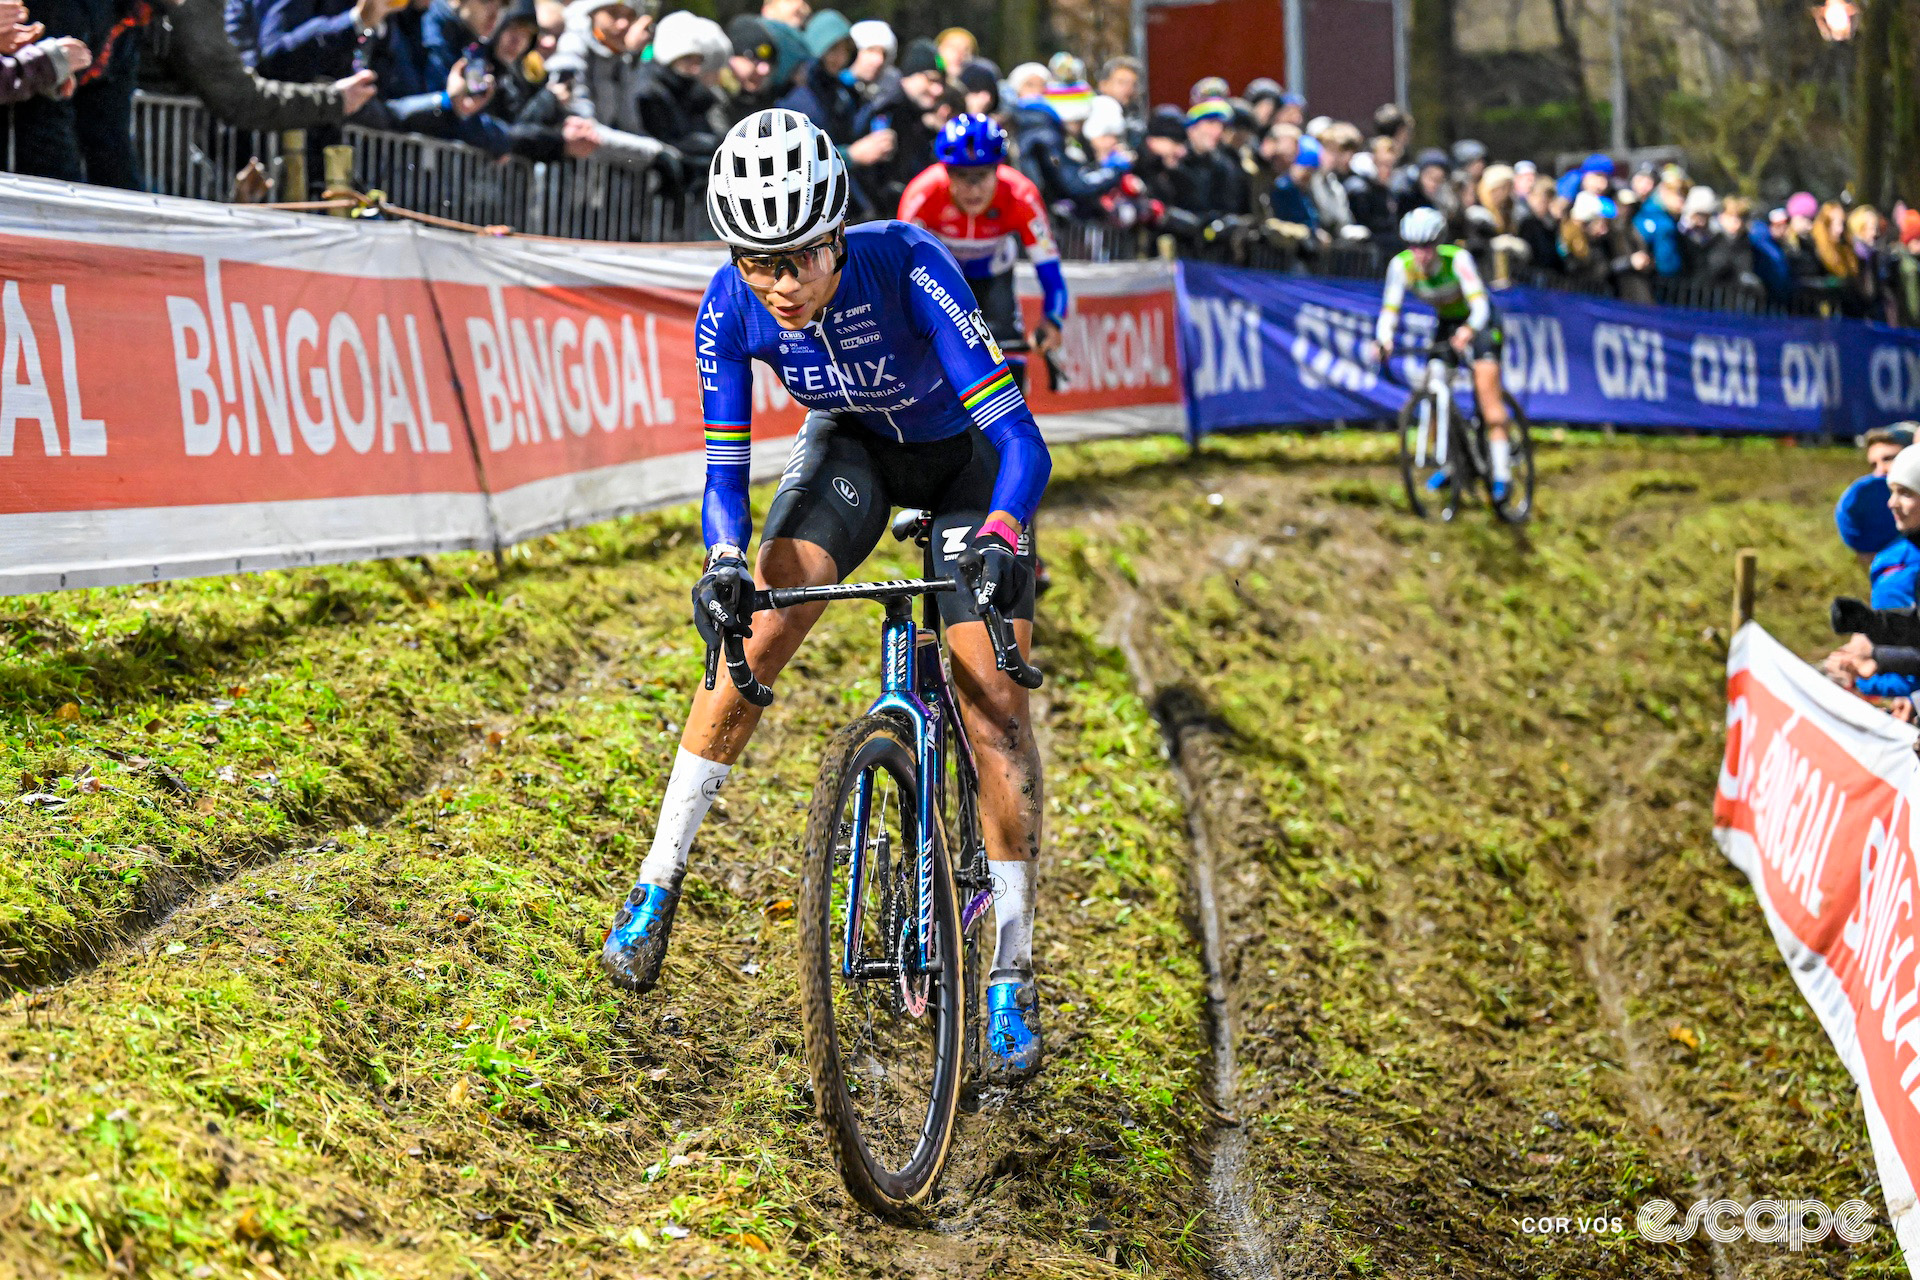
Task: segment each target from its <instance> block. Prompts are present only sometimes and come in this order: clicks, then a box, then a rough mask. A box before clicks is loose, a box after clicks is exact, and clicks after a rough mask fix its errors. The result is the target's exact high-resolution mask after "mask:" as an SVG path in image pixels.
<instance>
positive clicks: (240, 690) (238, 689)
mask: <svg viewBox="0 0 1920 1280" xmlns="http://www.w3.org/2000/svg"><path fill="white" fill-rule="evenodd" d="M227 692H228V693H229V694H230V695H232V696H233V697H236V698H244V697H246V696H247V692H248V689H247V686H246V685H244V684H236V685H233V686H231V687H230V688H229V689H228V690H227Z"/></svg>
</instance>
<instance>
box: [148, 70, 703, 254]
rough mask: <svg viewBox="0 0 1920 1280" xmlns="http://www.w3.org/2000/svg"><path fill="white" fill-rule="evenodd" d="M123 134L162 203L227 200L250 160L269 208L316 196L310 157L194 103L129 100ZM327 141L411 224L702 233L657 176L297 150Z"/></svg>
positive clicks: (353, 139)
mask: <svg viewBox="0 0 1920 1280" xmlns="http://www.w3.org/2000/svg"><path fill="white" fill-rule="evenodd" d="M133 132H134V142H135V146H136V148H137V149H138V151H139V153H140V157H141V160H142V163H143V165H144V167H145V170H146V176H147V185H148V187H149V188H150V189H151V190H153V191H156V192H159V193H161V194H163V195H173V196H186V197H188V198H191V199H196V200H221V201H227V200H231V199H233V183H234V175H235V174H237V173H238V172H239V171H240V169H241V168H242V167H243V166H245V164H246V163H247V161H248V159H249V158H250V157H253V156H258V157H259V158H260V160H261V163H262V164H263V165H264V166H266V168H267V171H268V176H269V179H270V181H271V182H272V189H273V193H274V194H273V198H275V199H278V200H283V201H296V200H305V199H309V198H311V197H312V196H316V195H318V194H319V193H320V190H321V187H322V184H321V183H319V182H317V181H316V182H314V183H313V184H312V185H311V186H309V185H308V184H307V183H306V182H304V181H303V176H304V175H307V174H311V175H312V176H313V177H314V178H315V179H318V178H319V177H320V175H321V174H322V173H323V172H324V171H325V166H324V164H323V162H322V160H321V158H320V157H319V156H318V155H315V156H313V157H312V161H311V163H308V162H307V158H306V157H305V156H304V155H302V156H293V155H291V154H289V153H288V152H287V150H286V145H287V144H286V142H285V139H284V138H283V136H282V135H277V134H272V133H255V132H249V131H245V130H239V129H233V128H230V127H228V126H227V125H224V124H222V123H220V122H219V121H218V120H216V119H214V117H213V115H212V113H211V112H209V111H208V110H207V109H206V107H205V106H203V105H202V104H201V103H200V102H199V101H198V100H197V99H194V98H178V97H170V96H167V95H163V94H153V93H136V94H135V95H134V102H133ZM287 136H288V137H292V136H295V135H287ZM336 140H337V142H338V143H339V144H344V145H345V146H347V147H349V148H351V151H352V174H351V181H352V184H353V186H354V187H355V188H356V189H357V190H360V191H375V190H378V191H382V192H384V193H386V197H387V200H388V201H389V202H390V203H392V204H393V205H395V206H397V207H399V208H402V209H410V210H412V211H414V212H416V213H427V214H432V215H434V216H436V217H441V218H448V219H451V220H452V221H455V222H466V223H471V224H474V225H476V226H507V227H512V228H513V229H514V230H516V231H524V232H527V233H529V234H533V235H548V236H562V237H566V238H569V239H577V240H679V239H686V238H702V232H703V231H704V229H705V218H704V216H698V215H696V216H692V217H690V216H689V210H688V208H687V202H685V201H682V200H680V199H679V198H677V197H672V196H669V195H668V194H667V193H666V192H665V191H663V190H662V189H661V186H660V181H659V178H658V176H657V175H655V174H654V173H652V172H651V171H649V170H645V169H637V168H634V167H631V166H629V165H625V164H620V163H616V162H612V161H601V160H594V159H591V158H589V159H584V160H576V159H566V160H562V161H559V162H557V163H553V164H534V163H532V162H531V161H528V160H526V159H524V158H522V157H519V156H504V157H496V156H491V155H488V154H487V153H486V152H484V151H481V150H479V149H478V148H476V147H470V146H467V145H466V144H465V143H460V142H446V141H442V140H440V139H438V138H428V137H423V136H421V135H419V134H411V133H388V132H385V131H382V130H378V129H366V128H361V127H359V126H357V125H348V126H346V127H345V128H343V129H338V130H314V131H312V133H311V134H310V135H309V138H308V142H309V148H308V149H309V150H316V149H317V146H316V144H318V143H320V142H322V141H336ZM296 187H298V188H300V189H297V190H296V189H295V188H296Z"/></svg>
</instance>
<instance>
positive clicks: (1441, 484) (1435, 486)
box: [1427, 467, 1453, 493]
mask: <svg viewBox="0 0 1920 1280" xmlns="http://www.w3.org/2000/svg"><path fill="white" fill-rule="evenodd" d="M1452 479H1453V478H1452V476H1451V475H1449V474H1448V472H1447V469H1446V468H1445V467H1442V468H1440V470H1438V471H1436V472H1434V473H1433V474H1432V475H1430V476H1428V477H1427V488H1429V489H1431V490H1433V492H1435V493H1438V492H1440V491H1441V490H1442V489H1444V488H1446V487H1447V486H1448V485H1449V484H1451V483H1452Z"/></svg>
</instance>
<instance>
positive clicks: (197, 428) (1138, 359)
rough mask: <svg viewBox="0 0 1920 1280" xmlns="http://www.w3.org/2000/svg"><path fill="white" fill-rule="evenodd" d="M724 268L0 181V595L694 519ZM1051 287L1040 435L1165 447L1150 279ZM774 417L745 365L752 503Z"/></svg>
mask: <svg viewBox="0 0 1920 1280" xmlns="http://www.w3.org/2000/svg"><path fill="white" fill-rule="evenodd" d="M725 261H726V259H725V255H724V254H723V253H722V252H720V251H719V250H718V249H717V248H715V247H711V246H709V247H704V248H694V247H669V246H658V245H610V244H608V245H602V244H587V243H558V242H552V241H531V240H519V239H513V238H483V237H475V236H470V235H464V234H460V233H454V232H444V231H439V230H430V229H427V228H423V227H419V226H416V225H414V224H411V223H404V222H374V221H357V220H347V219H335V218H321V217H312V216H307V215H299V214H286V213H277V212H273V211H267V210H253V209H247V208H244V207H236V206H231V205H218V204H208V203H201V202H196V201H187V200H174V199H168V198H165V197H155V196H145V195H139V194H133V193H127V192H119V191H108V190H104V189H101V188H91V187H76V186H69V185H66V184H62V183H51V182H42V181H36V180H33V179H21V178H13V177H5V178H0V594H5V593H19V592H31V591H47V590H55V589H58V588H62V587H78V586H99V585H105V584H110V583H123V582H140V581H149V580H153V579H157V578H165V577H182V576H189V575H193V574H204V573H226V572H236V571H244V570H255V569H268V568H275V567H281V566H286V565H295V564H311V563H319V562H323V561H339V560H352V559H363V558H374V557H381V556H394V555H407V554H419V553H427V552H434V551H446V550H455V549H471V548H489V547H500V546H504V545H506V544H508V543H511V542H514V541H517V540H519V539H523V538H529V537H534V536H537V535H539V534H542V533H547V532H551V531H553V530H556V529H562V528H568V527H572V526H575V525H580V524H584V523H588V522H590V521H595V520H604V519H608V518H611V517H614V516H618V515H622V514H626V513H629V512H633V511H637V510H643V509H646V508H649V507H657V506H661V505H664V504H667V503H672V502H679V501H685V500H687V499H690V498H693V497H695V496H697V495H698V493H699V492H700V487H701V483H702V479H703V475H704V462H703V457H702V450H703V430H702V423H701V419H700V395H699V384H698V379H697V372H696V369H695V364H694V352H693V318H694V310H695V306H696V304H697V303H698V301H699V299H700V295H701V293H702V291H703V290H704V289H705V288H706V285H707V282H708V280H709V279H710V278H711V277H712V274H713V272H714V271H715V270H718V269H720V268H721V267H722V266H723V265H724V264H725ZM1068 279H1069V282H1070V284H1071V286H1072V288H1073V290H1074V292H1075V294H1076V310H1075V314H1074V316H1073V318H1072V320H1071V321H1070V322H1069V324H1068V327H1067V331H1066V339H1067V341H1066V345H1065V348H1064V350H1063V352H1062V359H1061V365H1062V371H1063V373H1064V375H1065V377H1064V385H1063V386H1062V387H1059V388H1051V387H1046V386H1044V385H1036V386H1035V388H1034V390H1033V393H1032V396H1031V399H1032V401H1033V407H1034V409H1035V411H1036V413H1037V414H1038V415H1039V416H1040V422H1041V427H1042V430H1043V431H1046V432H1047V433H1048V435H1049V436H1050V437H1054V438H1061V439H1066V438H1073V437H1075V436H1077V435H1081V434H1087V433H1089V432H1091V431H1102V432H1109V433H1110V432H1113V431H1116V430H1160V431H1167V430H1177V429H1178V414H1179V400H1180V386H1179V379H1178V377H1177V376H1176V370H1177V368H1178V363H1177V359H1176V355H1175V346H1174V344H1175V331H1176V325H1175V320H1174V305H1173V272H1172V268H1170V267H1168V266H1164V265H1161V264H1141V265H1140V266H1139V267H1138V268H1135V267H1076V268H1070V269H1069V274H1068ZM1022 292H1023V294H1027V295H1031V296H1030V298H1029V300H1028V303H1027V305H1029V306H1030V307H1032V308H1036V309H1037V306H1038V302H1037V297H1038V295H1037V289H1036V288H1035V286H1034V284H1033V281H1032V280H1031V278H1030V277H1029V278H1028V279H1026V280H1025V281H1023V290H1022ZM1035 382H1036V383H1043V382H1044V379H1040V378H1036V379H1035ZM800 417H801V415H800V411H799V409H798V407H797V406H796V405H795V404H794V403H793V401H792V400H791V399H790V397H789V396H788V395H787V393H786V390H785V388H784V387H783V386H782V384H781V383H780V381H779V379H778V378H777V377H776V376H775V375H774V374H773V372H772V371H771V370H769V369H766V368H764V367H759V366H756V369H755V384H754V448H753V465H754V474H755V475H756V477H760V478H765V477H768V476H772V475H776V474H778V472H779V470H780V468H781V467H782V465H784V463H785V461H786V457H787V454H788V452H789V449H790V445H791V438H792V436H793V435H794V433H795V432H796V431H797V430H798V429H799V426H800Z"/></svg>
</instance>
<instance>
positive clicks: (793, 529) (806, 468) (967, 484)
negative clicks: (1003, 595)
mask: <svg viewBox="0 0 1920 1280" xmlns="http://www.w3.org/2000/svg"><path fill="white" fill-rule="evenodd" d="M999 474H1000V453H999V450H997V449H995V448H994V447H993V442H992V441H991V440H988V439H987V437H986V435H985V433H983V432H982V431H981V430H980V428H979V427H976V426H969V427H968V428H967V429H966V431H965V432H964V433H962V434H960V435H956V436H949V437H947V438H946V439H945V440H928V441H923V442H918V443H902V442H901V441H898V440H888V439H886V438H885V437H883V436H879V435H875V434H874V433H873V432H871V431H868V430H867V429H866V428H865V427H862V426H858V425H856V424H855V423H854V422H853V421H852V420H851V419H850V418H848V417H842V416H836V415H833V414H827V413H819V412H814V413H809V414H808V415H807V421H806V424H805V425H804V426H802V427H801V428H800V438H799V439H798V440H796V441H795V442H794V446H793V454H792V456H791V457H789V458H788V459H787V469H786V471H785V472H784V473H783V474H782V475H781V477H780V488H779V490H778V491H777V492H775V494H774V495H773V506H772V507H771V508H770V509H769V510H768V512H767V526H766V528H765V530H763V531H762V532H761V535H760V540H761V543H762V545H765V544H766V543H767V542H770V541H772V540H773V539H775V538H793V539H796V540H797V541H800V542H811V543H813V544H814V545H815V546H819V547H825V548H826V550H827V554H829V555H831V556H832V557H833V565H834V569H835V572H836V574H837V576H838V577H839V578H840V579H841V580H842V581H844V580H845V579H846V577H847V575H848V574H850V573H852V572H853V571H854V570H855V569H856V568H858V567H859V566H860V564H861V562H863V561H864V560H866V558H867V557H868V556H869V555H872V554H873V549H874V548H875V547H877V546H879V545H880V539H881V538H882V537H883V536H885V534H886V532H887V525H888V523H889V522H890V521H891V520H892V518H893V511H894V508H895V507H918V508H919V509H921V510H922V511H927V512H930V513H932V515H933V544H932V546H931V547H930V549H929V550H930V553H931V555H932V559H933V563H932V564H931V565H930V566H929V571H930V572H932V573H935V574H939V575H942V576H949V577H950V576H952V574H953V572H954V570H953V567H952V566H953V561H954V559H955V558H956V557H957V556H959V554H960V553H961V552H962V551H965V550H966V549H967V546H968V544H969V542H970V541H971V539H972V535H973V531H974V530H975V529H976V528H978V527H979V525H980V523H981V522H982V521H983V520H985V519H986V518H987V514H988V512H990V511H991V510H992V509H993V482H994V480H995V478H996V477H998V476H999ZM1020 558H1021V560H1022V561H1023V562H1024V563H1025V564H1026V566H1027V568H1028V569H1029V570H1031V569H1032V568H1033V540H1032V538H1031V537H1030V536H1028V535H1027V534H1025V533H1022V534H1021V536H1020ZM1023 577H1024V579H1025V581H1024V582H1023V584H1022V586H1021V588H1020V593H1019V595H1017V596H1016V597H1015V598H1014V601H1013V604H1012V607H1010V608H1008V609H1006V610H1005V614H1006V616H1007V617H1009V618H1025V619H1026V620H1027V621H1029V622H1031V621H1032V620H1033V574H1032V573H1031V572H1028V573H1026V574H1024V575H1023ZM939 600H940V618H941V620H942V621H943V622H945V623H946V624H947V625H948V626H952V625H954V624H955V623H958V622H978V621H979V620H980V614H979V611H978V610H977V609H975V608H974V603H973V593H972V592H969V591H949V592H946V593H943V594H942V595H941V596H940V597H939Z"/></svg>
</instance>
